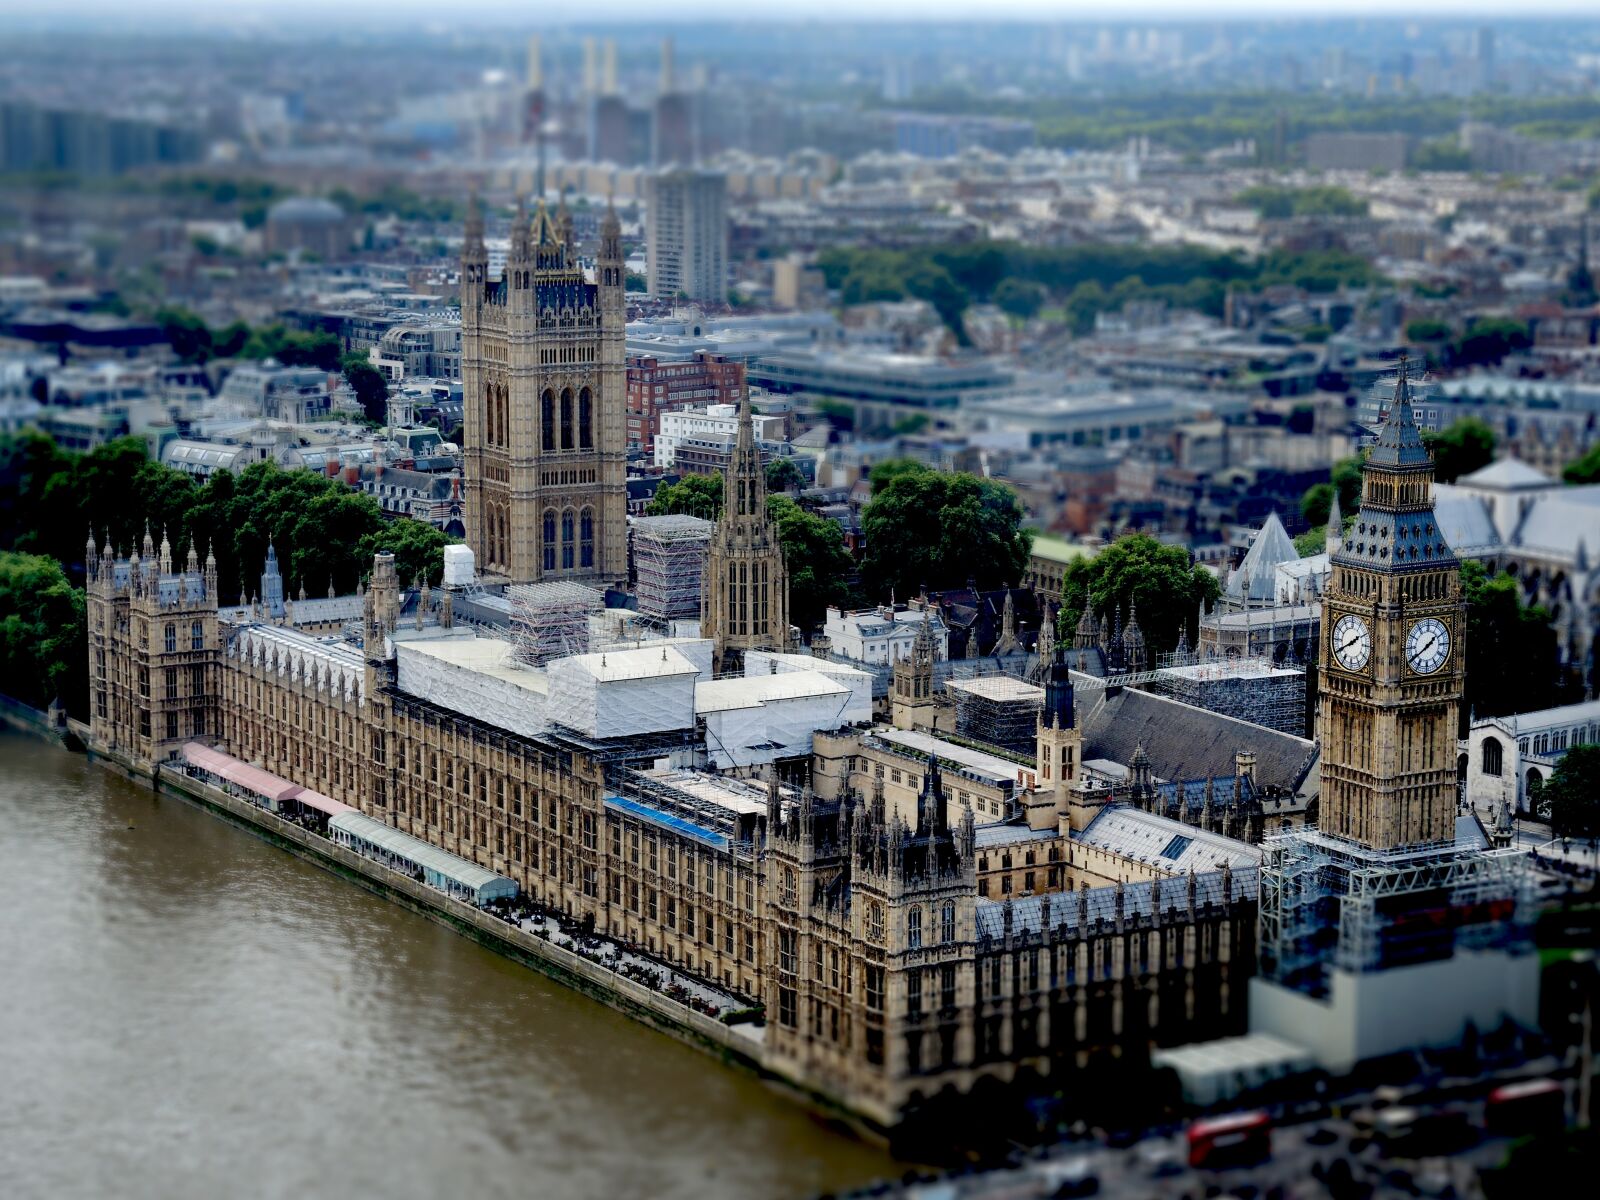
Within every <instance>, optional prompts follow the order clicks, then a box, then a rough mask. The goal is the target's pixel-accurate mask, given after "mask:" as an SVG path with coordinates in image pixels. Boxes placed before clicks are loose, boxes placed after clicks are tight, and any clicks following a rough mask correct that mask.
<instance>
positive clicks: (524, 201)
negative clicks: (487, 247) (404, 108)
mask: <svg viewBox="0 0 1600 1200" xmlns="http://www.w3.org/2000/svg"><path fill="white" fill-rule="evenodd" d="M529 232H530V231H529V228H528V198H527V196H524V195H521V194H518V196H517V213H516V216H514V217H512V218H511V253H510V255H509V261H511V262H514V263H526V262H527V261H528V260H529V259H530V258H531V257H532V256H533V240H532V238H531V237H530V236H529Z"/></svg>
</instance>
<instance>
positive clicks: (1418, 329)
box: [1406, 317, 1451, 342]
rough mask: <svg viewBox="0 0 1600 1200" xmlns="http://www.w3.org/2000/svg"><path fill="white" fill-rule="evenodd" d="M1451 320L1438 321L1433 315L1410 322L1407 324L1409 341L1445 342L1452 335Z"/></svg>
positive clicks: (1407, 338)
mask: <svg viewBox="0 0 1600 1200" xmlns="http://www.w3.org/2000/svg"><path fill="white" fill-rule="evenodd" d="M1450 332H1451V330H1450V322H1448V321H1436V320H1434V319H1433V318H1431V317H1425V318H1422V319H1420V320H1416V321H1411V322H1408V323H1407V325H1406V340H1407V341H1408V342H1443V341H1445V340H1446V339H1447V338H1449V336H1450Z"/></svg>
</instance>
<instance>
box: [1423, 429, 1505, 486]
mask: <svg viewBox="0 0 1600 1200" xmlns="http://www.w3.org/2000/svg"><path fill="white" fill-rule="evenodd" d="M1422 440H1423V441H1424V442H1425V443H1426V444H1427V447H1428V449H1430V450H1432V451H1433V477H1434V478H1435V479H1437V480H1438V481H1439V482H1440V483H1454V482H1455V481H1456V480H1457V479H1459V478H1461V476H1463V475H1470V474H1472V472H1474V471H1476V470H1477V469H1478V468H1480V467H1487V466H1488V465H1489V464H1490V463H1492V462H1493V461H1494V447H1495V436H1494V430H1492V429H1490V428H1489V427H1488V426H1487V425H1486V424H1484V423H1483V422H1482V421H1480V420H1478V418H1477V417H1464V418H1462V419H1461V420H1459V421H1454V422H1452V423H1451V424H1450V425H1449V426H1448V427H1446V428H1444V429H1441V430H1440V431H1439V432H1438V433H1431V432H1428V431H1424V432H1423V434H1422Z"/></svg>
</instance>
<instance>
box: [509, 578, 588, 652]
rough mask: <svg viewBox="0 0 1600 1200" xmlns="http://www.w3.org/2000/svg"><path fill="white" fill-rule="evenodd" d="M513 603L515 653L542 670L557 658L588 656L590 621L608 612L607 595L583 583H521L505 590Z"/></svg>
mask: <svg viewBox="0 0 1600 1200" xmlns="http://www.w3.org/2000/svg"><path fill="white" fill-rule="evenodd" d="M506 598H507V599H508V600H509V601H510V602H511V647H512V654H513V656H514V657H515V658H516V660H517V661H518V662H520V663H524V664H526V665H528V666H530V667H542V666H544V665H545V664H546V663H548V662H549V661H550V660H551V659H554V658H566V657H567V656H568V655H572V654H586V653H588V650H589V618H590V617H591V616H593V615H595V614H596V613H602V612H604V611H605V607H606V604H605V596H604V595H603V594H602V593H601V592H598V591H596V590H595V589H594V588H591V587H585V586H584V585H583V584H581V583H569V582H565V581H558V582H555V583H519V584H515V585H513V586H512V587H509V588H507V589H506Z"/></svg>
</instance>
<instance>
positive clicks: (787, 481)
mask: <svg viewBox="0 0 1600 1200" xmlns="http://www.w3.org/2000/svg"><path fill="white" fill-rule="evenodd" d="M805 485H806V477H805V473H804V472H803V471H801V470H800V468H799V467H798V466H796V465H795V461H794V459H792V458H775V459H773V460H772V461H771V462H769V463H768V464H767V491H769V492H793V491H798V490H799V489H801V488H803V487H805Z"/></svg>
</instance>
